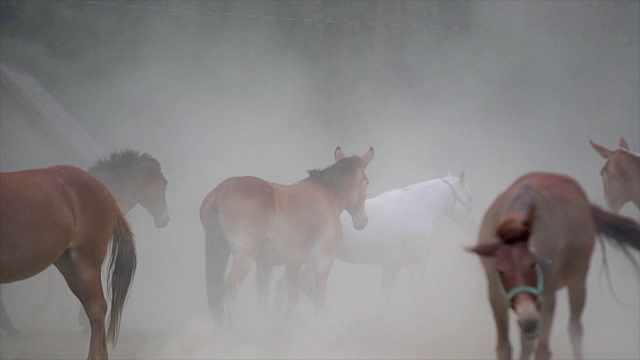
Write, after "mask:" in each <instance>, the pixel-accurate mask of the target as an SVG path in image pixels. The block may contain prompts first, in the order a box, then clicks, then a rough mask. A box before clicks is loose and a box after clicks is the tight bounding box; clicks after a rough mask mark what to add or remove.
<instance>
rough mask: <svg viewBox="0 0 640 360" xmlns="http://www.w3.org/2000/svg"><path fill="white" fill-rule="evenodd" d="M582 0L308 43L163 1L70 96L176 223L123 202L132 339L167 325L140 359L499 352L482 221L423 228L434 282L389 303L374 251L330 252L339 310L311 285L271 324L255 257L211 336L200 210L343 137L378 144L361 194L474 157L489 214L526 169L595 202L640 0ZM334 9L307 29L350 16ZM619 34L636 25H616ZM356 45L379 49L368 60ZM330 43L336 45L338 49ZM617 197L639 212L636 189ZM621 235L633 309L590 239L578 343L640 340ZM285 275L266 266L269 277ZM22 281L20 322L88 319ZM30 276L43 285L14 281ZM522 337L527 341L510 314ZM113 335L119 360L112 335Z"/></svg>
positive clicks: (613, 257) (402, 290) (626, 344)
mask: <svg viewBox="0 0 640 360" xmlns="http://www.w3.org/2000/svg"><path fill="white" fill-rule="evenodd" d="M445 3H446V2H445ZM581 3H585V2H569V1H566V2H553V3H552V2H513V3H512V2H509V3H506V2H490V1H477V2H476V1H474V2H470V3H468V4H467V6H466V8H465V9H466V11H467V13H466V14H467V16H466V17H465V18H464V19H463V20H464V21H465V23H463V24H461V27H463V28H471V30H455V29H453V30H452V29H443V28H432V29H424V28H422V29H413V28H398V29H396V28H394V27H386V28H383V29H377V30H376V31H379V32H380V35H379V36H375V37H373V39H374V43H372V44H364V45H363V44H358V43H356V42H354V41H351V42H349V41H344V42H336V44H335V46H332V47H327V49H326V51H325V52H319V54H318V58H314V59H309V58H308V57H305V56H303V55H301V54H300V53H298V52H296V51H294V50H292V46H290V44H288V43H287V42H289V41H294V40H292V39H295V36H291V35H290V33H289V32H290V31H295V28H292V27H290V25H287V24H280V25H278V24H277V23H264V22H258V21H254V20H252V19H251V18H246V19H236V20H230V19H226V20H224V21H226V23H225V24H227V26H220V27H217V28H216V29H217V30H216V32H215V33H199V31H198V28H199V27H202V28H205V26H206V25H205V24H206V23H207V22H208V21H214V20H212V18H206V17H199V16H197V15H189V16H191V17H186V16H187V15H175V14H172V15H167V14H158V15H157V16H155V17H150V19H151V20H149V25H148V26H149V29H147V30H148V31H145V32H142V33H141V34H140V36H145V37H147V39H145V40H144V41H142V43H144V44H146V45H145V46H144V47H142V48H139V49H138V51H137V52H136V53H135V61H131V62H129V63H127V64H126V65H122V66H119V67H116V68H113V69H110V71H109V73H108V76H104V77H103V78H99V79H97V80H96V81H95V83H94V84H92V86H91V89H90V91H87V92H86V93H85V94H83V95H82V96H79V97H78V99H79V100H78V101H77V102H75V103H70V102H67V106H68V107H69V108H70V112H72V113H73V115H74V116H75V117H76V118H77V119H78V120H79V121H80V122H81V123H82V124H83V126H85V128H86V129H87V131H88V132H89V133H90V134H92V135H93V136H94V137H95V138H96V140H97V141H98V142H99V143H101V144H102V145H103V146H104V148H105V149H114V150H115V149H123V148H129V147H130V148H134V149H136V150H140V151H143V152H148V153H149V154H151V155H152V156H154V157H155V158H156V159H158V160H159V161H160V163H161V164H162V170H163V172H164V174H165V176H166V178H167V179H168V181H169V185H168V188H167V202H168V205H169V210H170V216H171V220H170V223H169V225H168V226H167V227H166V228H164V229H156V228H155V227H154V226H153V222H152V219H151V217H150V216H149V215H148V214H147V213H146V212H145V210H144V209H142V208H140V207H137V208H135V209H134V210H132V211H131V212H130V213H129V215H128V218H129V220H130V222H131V223H132V224H133V228H134V231H135V234H136V238H137V249H138V270H137V273H136V277H135V281H134V284H133V288H132V291H131V294H130V297H129V300H128V303H127V305H126V306H125V309H124V313H123V317H122V325H121V336H120V338H121V339H126V338H127V334H130V335H131V336H134V335H135V334H145V336H146V337H147V338H156V339H161V340H156V341H151V342H141V343H140V344H138V345H137V346H138V348H137V349H136V351H135V352H134V353H133V355H132V356H136V357H139V358H167V359H169V358H170V359H176V358H207V359H208V358H314V359H317V358H351V359H353V358H363V359H364V358H367V359H371V358H434V359H443V358H448V359H463V358H464V359H486V358H493V357H494V347H495V329H494V324H493V318H492V315H491V310H490V307H489V303H488V300H487V295H486V289H485V288H486V285H485V284H486V281H485V279H484V275H483V273H482V272H481V266H480V263H479V261H478V259H476V258H475V257H474V256H473V255H470V254H468V253H466V252H465V251H463V247H464V246H469V245H471V244H473V243H474V242H475V228H474V227H473V226H472V225H469V226H466V227H459V226H457V225H456V224H455V223H453V222H452V221H450V220H449V219H446V218H444V217H443V218H442V219H441V220H440V221H439V222H438V224H437V226H436V229H435V230H434V233H433V234H432V236H431V237H429V238H428V239H425V241H429V242H430V246H429V248H430V250H431V251H430V253H429V254H428V259H429V261H428V265H427V271H426V274H427V276H426V278H425V280H424V282H425V287H426V288H427V289H428V290H427V291H426V296H425V297H424V298H423V299H418V300H416V299H414V297H413V296H412V291H411V287H410V281H409V274H408V273H407V272H405V271H401V272H400V274H399V276H398V281H397V283H396V286H395V289H394V292H393V297H392V301H391V304H390V305H389V306H388V307H387V308H383V307H382V304H381V298H380V268H378V267H374V266H365V265H351V264H347V263H343V262H340V261H336V262H335V263H334V267H333V270H332V273H331V275H330V277H329V283H328V291H327V300H328V309H327V313H318V312H317V311H316V310H315V309H314V307H313V306H312V303H311V301H310V300H309V299H308V298H306V297H305V296H304V295H302V296H301V302H300V304H299V306H298V308H297V309H296V311H295V313H294V315H293V316H292V318H291V319H289V321H288V323H287V327H286V328H285V329H284V330H283V331H282V332H279V331H276V329H277V327H276V326H275V325H274V319H273V317H272V316H271V315H266V314H264V313H262V312H261V310H260V307H259V304H258V300H257V298H256V291H255V266H253V267H252V268H251V270H250V272H249V275H248V276H247V278H246V279H245V281H244V283H243V284H242V287H241V289H240V292H239V294H238V306H237V308H238V309H240V310H239V312H238V313H237V314H236V315H237V316H236V317H234V323H233V328H234V329H233V331H232V332H231V333H220V332H218V331H216V330H214V329H213V327H212V324H211V319H210V318H209V315H208V307H207V300H206V290H205V280H204V233H203V230H202V227H201V225H200V222H199V217H198V211H199V206H200V203H201V201H202V199H203V198H204V196H205V195H206V194H207V193H208V192H209V191H210V190H211V189H212V188H213V187H214V186H215V185H216V184H218V183H219V182H220V181H222V180H223V179H225V178H228V177H231V176H236V175H254V176H258V177H261V178H263V179H267V180H270V181H273V182H278V183H283V184H287V183H293V182H295V181H297V180H300V179H302V178H304V177H306V170H309V169H313V168H318V167H324V166H327V165H329V164H331V163H332V160H333V150H334V149H335V147H336V146H341V147H342V149H343V150H344V151H345V153H349V154H360V155H361V154H363V153H364V152H365V151H366V150H367V149H368V148H369V146H373V147H374V148H375V156H374V158H373V160H372V162H371V163H370V165H369V167H368V168H367V175H368V177H369V179H370V185H369V190H368V196H369V197H374V196H376V195H379V194H380V193H382V192H383V191H385V190H389V189H393V188H401V187H404V186H407V185H410V184H414V183H416V182H420V181H424V180H428V179H434V178H440V177H444V176H445V175H446V174H447V172H451V173H452V174H454V175H457V174H458V173H459V172H460V171H462V170H464V171H465V173H466V179H467V183H468V184H469V187H470V189H471V192H472V194H473V212H472V217H473V219H474V220H473V221H475V222H476V224H477V223H478V222H479V221H480V219H481V218H482V216H483V214H484V211H485V210H486V209H487V207H488V206H489V205H490V203H491V202H492V201H493V200H494V198H495V197H496V196H497V194H498V193H499V192H500V191H502V190H503V189H505V188H506V187H507V186H508V185H509V184H510V183H511V182H512V181H513V180H514V179H515V178H516V177H518V176H519V175H521V174H522V173H524V172H528V171H534V170H545V171H554V172H562V173H566V174H568V175H570V176H573V177H575V178H576V179H577V180H578V181H579V182H580V183H581V184H582V185H583V187H584V188H585V190H586V191H587V193H588V195H589V197H590V199H591V200H592V202H594V203H598V204H604V201H603V195H602V184H601V179H600V176H599V171H600V168H601V167H602V166H603V165H604V160H603V159H602V158H600V156H599V155H598V154H597V153H596V152H595V151H593V149H592V148H591V147H590V146H589V144H588V140H590V139H592V140H595V141H597V142H599V143H601V144H604V145H605V146H608V147H615V146H616V145H617V144H618V141H619V138H620V136H625V137H626V139H627V140H628V141H629V145H630V147H631V149H632V150H634V151H640V103H639V102H638V99H639V98H640V86H639V84H640V67H639V66H638V64H640V54H639V52H640V47H639V46H638V35H637V33H638V32H639V30H640V23H639V22H638V19H639V18H640V16H639V11H638V3H634V4H635V5H634V4H632V5H631V6H627V7H626V8H625V9H626V10H624V11H621V10H620V9H618V8H617V7H616V4H618V3H608V5H607V2H604V3H603V2H594V3H592V4H591V6H587V5H589V4H585V5H580V4H581ZM238 6H239V5H238ZM441 6H442V5H441ZM231 10H233V9H231ZM101 11H110V10H109V9H107V8H105V9H102V10H101ZM347 20H348V19H347ZM221 21H222V20H221ZM178 22H180V23H181V24H182V22H190V24H191V30H190V31H191V32H188V31H186V30H185V31H183V32H175V33H173V32H171V31H168V30H167V29H171V26H176V23H178ZM332 26H333V25H331V24H326V25H325V26H324V27H318V29H317V33H315V34H316V35H317V36H320V34H322V32H323V31H325V32H329V31H333V32H336V33H337V34H340V32H345V33H347V34H354V33H357V31H358V29H356V28H355V27H353V26H348V25H344V24H343V25H340V26H339V27H337V25H336V27H333V28H332ZM154 27H157V28H154ZM611 27H613V28H614V29H611ZM194 29H195V30H194ZM153 30H157V31H153ZM614 30H616V31H628V32H632V33H635V35H633V34H631V35H629V34H627V35H625V34H608V33H607V31H614ZM592 32H593V33H592ZM194 33H195V34H197V35H196V36H191V35H192V34H194ZM283 34H286V35H287V36H285V35H283ZM334 36H336V35H334ZM345 37H346V35H345ZM376 40H377V41H378V42H376ZM303 41H304V40H303ZM356 46H370V47H372V48H376V49H377V50H376V52H375V53H372V54H371V56H370V57H364V56H361V54H362V53H356V52H355V50H354V47H356ZM380 48H382V49H380ZM358 54H360V55H358ZM381 54H382V55H381ZM356 55H358V56H361V57H357V56H356ZM333 56H337V57H342V58H343V60H342V61H340V62H335V61H334V62H332V63H331V64H333V65H331V66H329V62H328V60H327V59H328V58H330V57H333ZM402 58H410V59H412V61H413V62H412V63H411V64H407V63H402V61H400V60H399V59H402ZM416 59H418V60H416ZM335 64H338V65H335ZM363 74H364V75H363ZM365 75H366V76H365ZM80 100H82V101H80ZM30 146H31V145H30ZM33 146H37V144H33ZM623 214H626V215H628V216H631V217H634V218H635V219H640V215H639V213H638V211H637V209H635V208H633V207H632V206H631V205H627V207H625V208H624V209H623ZM608 249H610V251H608V252H607V256H608V263H609V266H610V268H611V269H610V271H611V278H612V283H613V287H614V289H615V292H616V295H617V296H618V297H619V298H620V299H622V301H623V302H625V303H626V304H627V305H621V304H619V303H618V302H617V301H616V299H615V298H614V296H613V295H612V294H611V293H610V292H609V290H608V289H607V285H606V280H605V279H604V278H603V276H602V271H603V270H602V261H601V250H600V249H599V248H598V249H597V250H596V251H595V253H594V256H593V259H592V265H591V270H590V275H589V287H588V300H587V305H586V310H585V313H584V317H583V321H584V327H585V339H584V349H585V355H586V357H587V358H591V359H604V358H607V359H632V358H640V343H639V342H638V339H639V338H640V295H639V294H640V286H639V281H638V277H637V275H636V274H635V273H634V271H633V268H632V267H631V266H629V265H628V263H627V262H626V260H625V259H624V257H623V256H622V255H621V254H620V253H619V252H617V251H615V250H611V249H612V248H611V247H609V248H608ZM280 272H281V269H278V270H276V271H274V275H273V277H272V288H271V290H272V291H271V293H272V294H273V287H274V284H275V281H276V280H277V279H278V278H279V275H280ZM30 281H31V282H32V283H35V282H38V283H39V284H44V285H43V286H41V287H38V288H34V286H28V285H21V284H20V283H18V284H9V285H7V286H4V287H3V297H4V301H5V303H6V305H7V309H8V311H9V313H10V315H11V316H12V317H13V319H14V324H15V325H16V326H17V327H19V328H20V329H22V330H23V331H24V332H26V333H28V332H30V331H31V332H35V331H37V332H47V331H49V332H51V333H53V332H56V331H62V332H73V331H78V329H79V327H78V326H77V325H76V314H77V309H78V307H77V305H76V303H77V302H76V300H75V299H74V298H73V297H72V295H71V294H70V292H69V291H68V289H67V288H66V285H65V284H64V281H63V280H62V277H61V276H59V274H57V273H56V272H55V271H54V270H51V269H50V270H47V272H45V273H43V274H40V275H38V276H37V277H36V278H34V279H30V280H27V281H25V282H24V283H26V284H29V282H30ZM25 287H29V288H28V291H30V292H35V293H37V294H39V295H40V296H38V297H35V298H34V297H27V296H20V294H21V291H22V293H24V291H27V289H25ZM512 318H513V316H512ZM567 326H568V304H567V302H566V290H563V291H561V292H560V293H559V294H558V302H557V310H556V316H555V321H554V327H553V333H552V340H551V349H552V351H553V353H554V357H555V358H559V359H564V358H571V357H572V353H571V347H570V342H569V337H568V333H567ZM511 333H512V336H511V341H512V344H513V346H514V350H515V351H516V354H517V351H518V349H519V339H518V335H517V328H516V326H515V323H513V322H512V326H511ZM121 341H124V342H126V341H127V340H121ZM87 346H88V343H87ZM110 352H111V353H112V354H113V356H114V357H116V358H117V357H118V348H117V347H116V348H115V349H114V350H110ZM129 355H130V354H129ZM81 356H84V355H81Z"/></svg>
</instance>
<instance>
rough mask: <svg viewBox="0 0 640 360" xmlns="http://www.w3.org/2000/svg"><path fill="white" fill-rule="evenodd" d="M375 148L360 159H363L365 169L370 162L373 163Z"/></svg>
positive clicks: (371, 148) (370, 149)
mask: <svg viewBox="0 0 640 360" xmlns="http://www.w3.org/2000/svg"><path fill="white" fill-rule="evenodd" d="M373 153H374V151H373V146H372V147H370V148H369V151H367V153H366V154H364V155H362V156H361V157H360V159H362V163H363V164H364V165H363V166H364V167H367V165H369V162H370V161H371V159H373Z"/></svg>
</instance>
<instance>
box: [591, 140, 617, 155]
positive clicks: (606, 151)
mask: <svg viewBox="0 0 640 360" xmlns="http://www.w3.org/2000/svg"><path fill="white" fill-rule="evenodd" d="M589 144H591V146H592V147H593V148H594V149H596V151H597V152H598V154H600V156H602V157H603V158H605V159H609V157H610V156H611V154H613V151H611V150H609V149H607V148H606V147H604V146H602V145H600V144H596V143H595V142H593V141H592V140H589Z"/></svg>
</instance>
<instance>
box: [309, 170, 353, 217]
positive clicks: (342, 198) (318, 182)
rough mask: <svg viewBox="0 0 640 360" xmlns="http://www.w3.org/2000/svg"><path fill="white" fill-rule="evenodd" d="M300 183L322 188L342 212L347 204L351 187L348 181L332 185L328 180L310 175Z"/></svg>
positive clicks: (334, 205) (335, 206)
mask: <svg viewBox="0 0 640 360" xmlns="http://www.w3.org/2000/svg"><path fill="white" fill-rule="evenodd" d="M300 183H310V184H312V186H315V187H317V188H318V189H320V191H321V192H322V193H324V194H325V195H326V197H327V198H328V199H330V201H331V204H332V205H333V207H334V208H335V209H336V211H338V212H339V213H341V212H342V211H343V210H344V209H345V208H346V206H347V199H348V197H349V191H350V188H349V186H348V184H346V182H341V183H340V186H335V185H333V186H332V185H330V184H329V183H328V182H326V181H323V180H322V179H321V178H317V177H308V178H306V179H304V180H302V181H300Z"/></svg>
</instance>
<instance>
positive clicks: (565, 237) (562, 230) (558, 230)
mask: <svg viewBox="0 0 640 360" xmlns="http://www.w3.org/2000/svg"><path fill="white" fill-rule="evenodd" d="M597 233H600V234H603V235H605V236H606V237H607V238H608V239H610V240H611V241H615V242H617V243H618V244H620V245H623V246H627V245H629V246H631V247H633V248H635V249H636V250H638V251H640V225H638V224H637V223H636V222H635V221H633V220H631V219H629V218H626V217H622V216H619V215H616V214H613V213H611V212H607V211H604V210H602V209H600V208H599V207H597V206H595V205H592V204H591V203H590V202H589V200H588V199H587V197H586V195H585V193H584V191H583V190H582V187H581V186H580V185H579V184H578V183H577V182H576V181H575V180H573V179H572V178H570V177H568V176H564V175H560V174H551V173H541V172H539V173H529V174H526V175H524V176H522V177H520V178H519V179H518V180H516V181H515V182H514V183H513V184H512V185H511V186H510V187H509V188H508V189H507V190H506V191H505V192H503V193H502V194H500V195H499V196H498V198H497V199H496V200H495V201H494V203H493V204H492V205H491V206H490V208H489V210H487V212H486V214H485V216H484V219H483V221H482V225H481V228H480V233H479V236H478V244H477V245H476V246H475V247H473V248H471V249H469V250H470V251H473V252H475V253H477V254H478V255H480V256H481V260H482V265H483V267H484V269H485V272H486V276H487V280H488V282H489V287H488V290H489V299H490V301H491V308H492V309H493V315H494V318H495V323H496V327H497V332H498V345H497V356H498V358H499V359H511V352H512V350H511V344H510V342H509V338H508V334H509V331H508V330H509V318H508V315H509V314H508V310H509V308H510V307H511V308H512V309H513V310H514V311H515V313H516V316H517V317H518V324H519V326H520V330H521V341H522V353H521V359H528V358H529V357H530V355H531V353H532V352H533V351H534V344H535V342H534V340H535V339H536V338H537V339H538V344H537V348H536V349H535V357H536V359H548V358H550V356H551V350H550V348H549V337H550V334H551V333H550V331H551V326H552V321H553V313H554V309H555V304H556V292H557V291H558V290H560V289H562V288H564V287H567V288H568V290H569V308H570V312H571V316H570V319H569V334H570V337H571V342H572V345H573V352H574V356H575V357H576V358H578V359H580V358H582V357H583V356H582V355H583V354H582V334H583V329H582V322H581V320H580V318H581V315H582V311H583V309H584V306H585V303H586V298H585V296H586V278H587V273H588V269H589V263H590V260H591V254H592V251H593V247H594V243H595V236H596V234H597ZM636 266H637V264H636Z"/></svg>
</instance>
